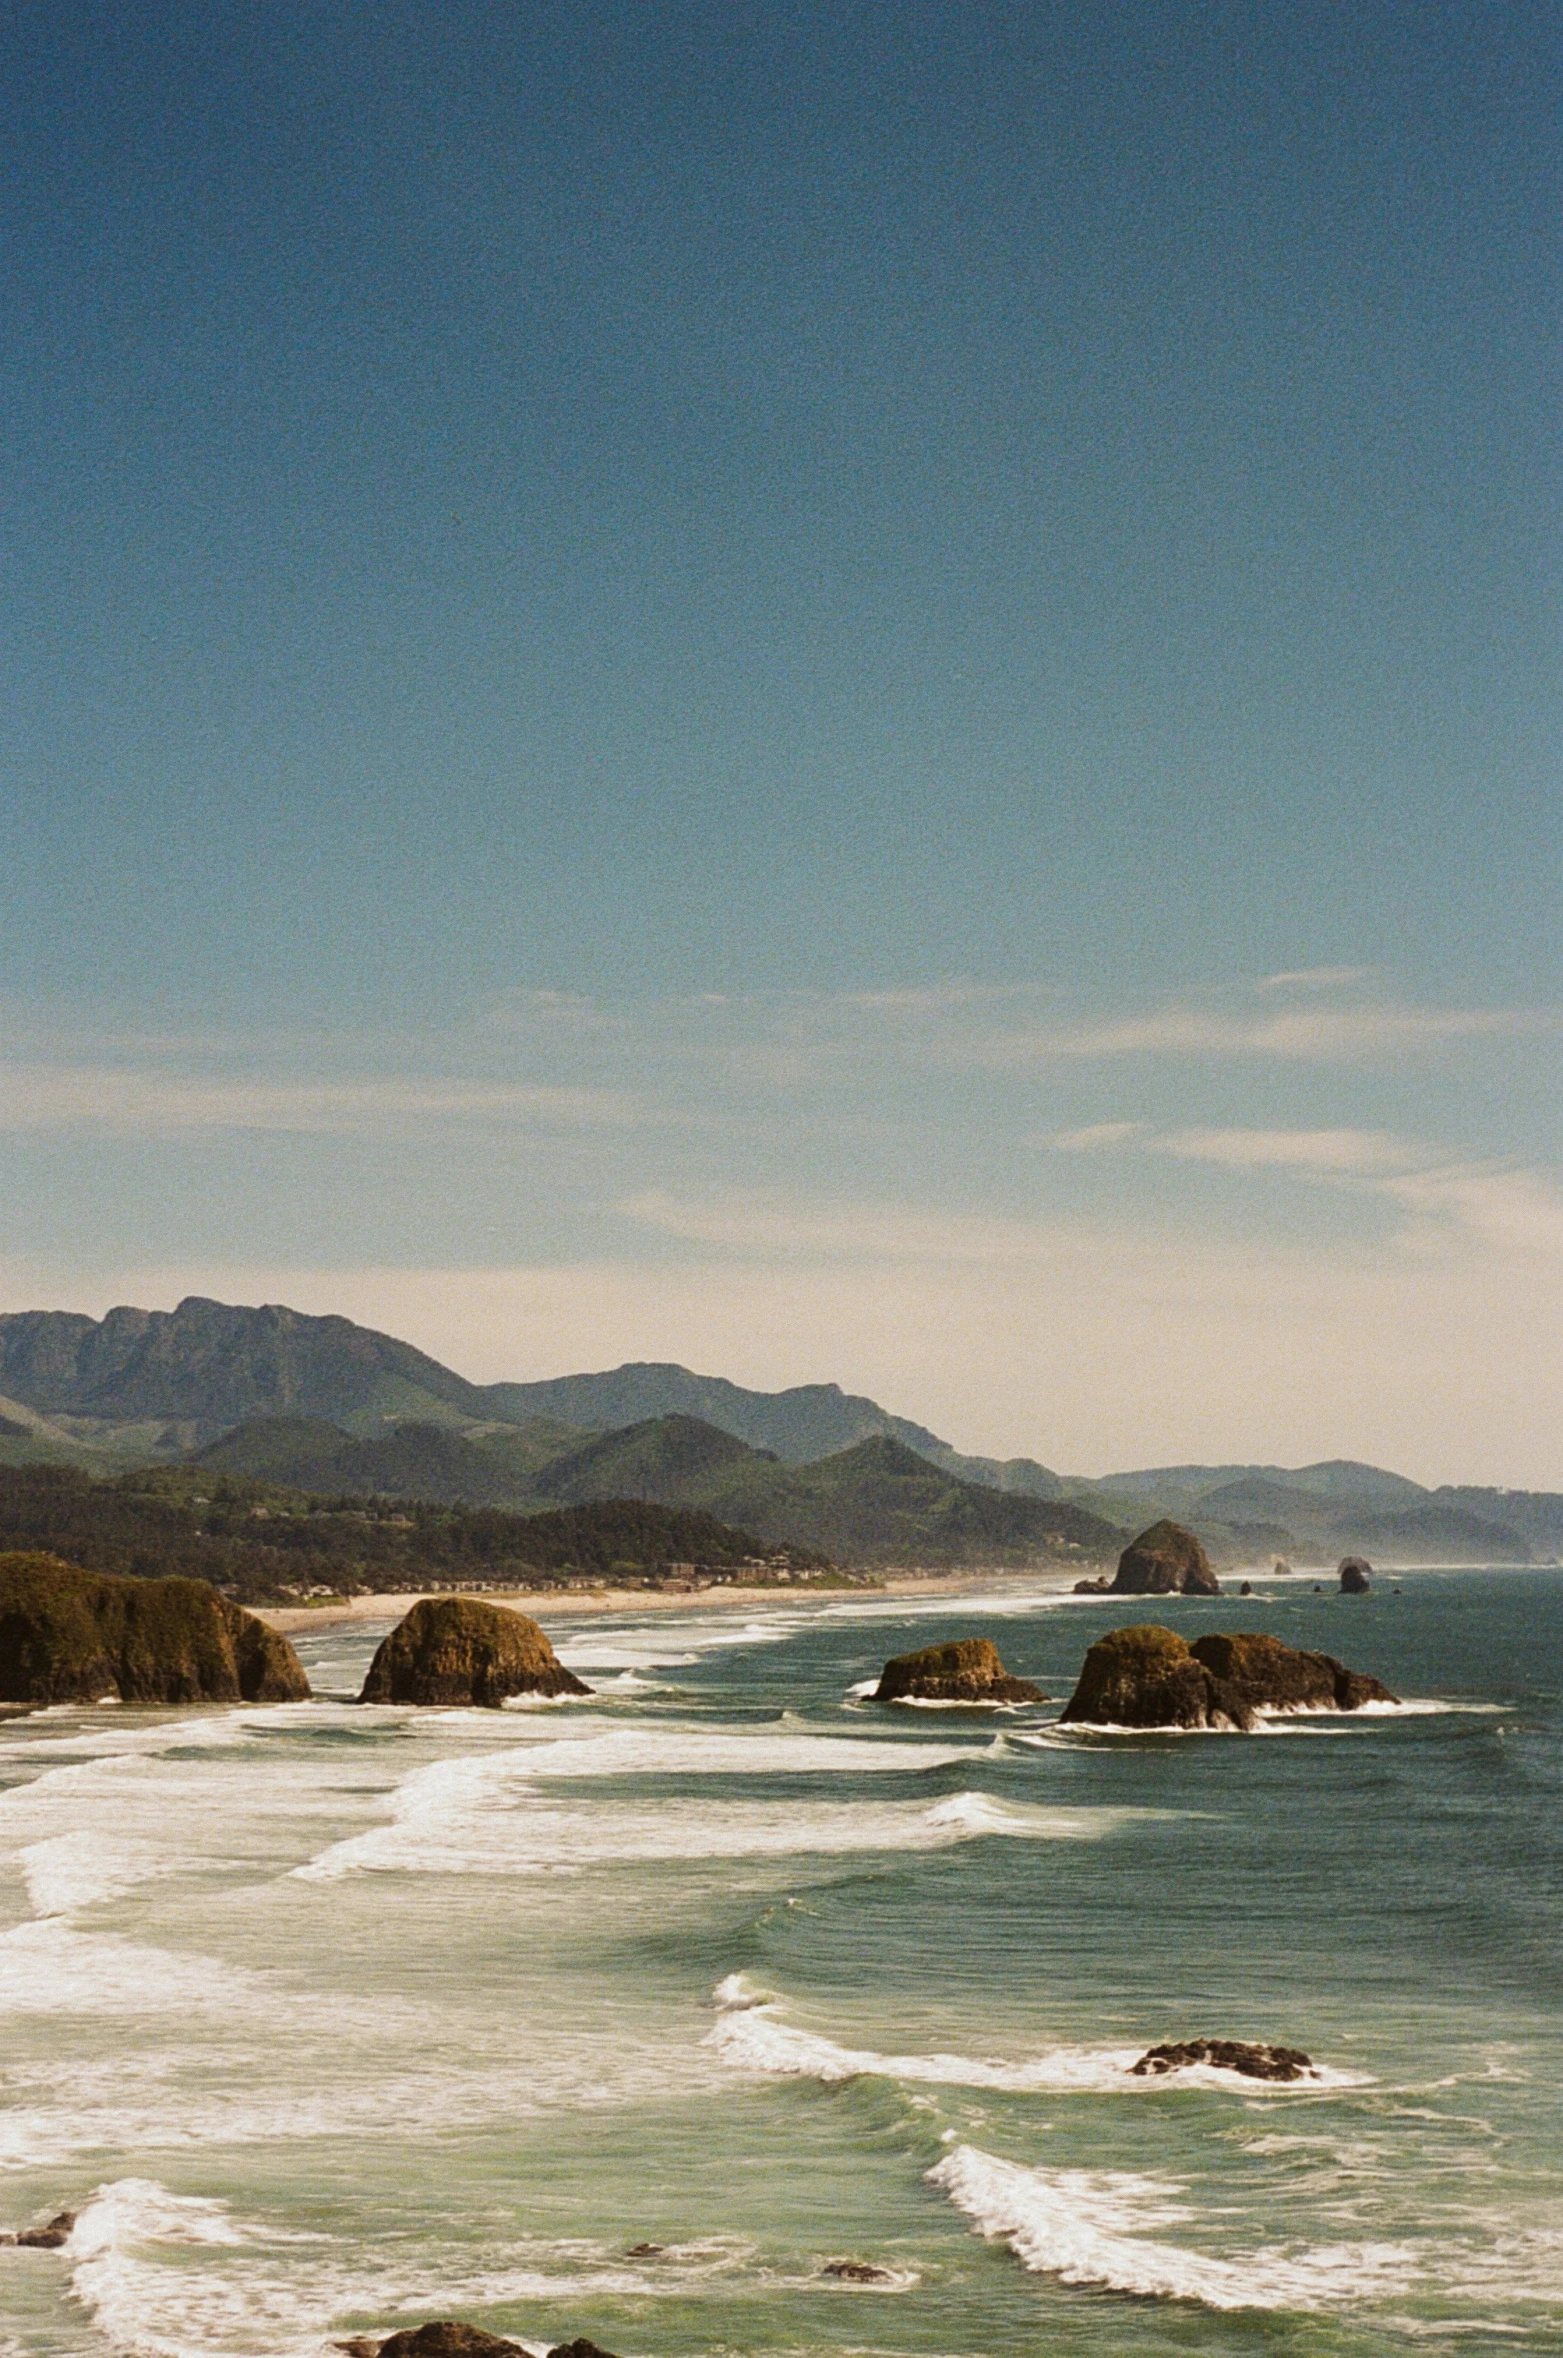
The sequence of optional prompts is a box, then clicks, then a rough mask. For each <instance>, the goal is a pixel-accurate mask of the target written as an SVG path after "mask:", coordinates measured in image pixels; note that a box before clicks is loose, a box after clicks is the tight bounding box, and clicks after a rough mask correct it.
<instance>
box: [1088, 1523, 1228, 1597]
mask: <svg viewBox="0 0 1563 2358" xmlns="http://www.w3.org/2000/svg"><path fill="white" fill-rule="evenodd" d="M1107 1593H1108V1594H1109V1595H1110V1596H1115V1597H1173V1596H1183V1597H1218V1596H1219V1595H1220V1594H1221V1583H1220V1581H1219V1580H1218V1579H1217V1578H1216V1576H1215V1574H1214V1572H1212V1570H1211V1569H1210V1558H1209V1557H1208V1556H1207V1555H1206V1553H1205V1551H1204V1548H1203V1547H1202V1546H1201V1545H1200V1543H1199V1541H1198V1540H1197V1539H1196V1538H1195V1536H1194V1534H1193V1532H1192V1531H1186V1530H1185V1529H1184V1527H1183V1525H1182V1524H1181V1523H1173V1522H1170V1521H1169V1520H1168V1519H1167V1518H1166V1517H1163V1519H1162V1520H1161V1522H1159V1523H1152V1525H1151V1526H1150V1529H1149V1530H1148V1531H1142V1532H1141V1533H1140V1536H1139V1538H1138V1539H1131V1540H1130V1542H1129V1544H1128V1546H1127V1547H1126V1548H1125V1549H1124V1551H1123V1554H1122V1555H1121V1556H1120V1557H1119V1558H1118V1570H1117V1572H1116V1573H1115V1574H1114V1576H1113V1583H1112V1587H1111V1588H1110V1589H1109V1591H1108V1592H1107Z"/></svg>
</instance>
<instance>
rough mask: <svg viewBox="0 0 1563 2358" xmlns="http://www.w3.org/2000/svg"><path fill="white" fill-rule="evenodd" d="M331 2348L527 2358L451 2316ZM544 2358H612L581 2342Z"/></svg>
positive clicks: (519, 2346) (522, 2350)
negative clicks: (386, 2336) (380, 2338)
mask: <svg viewBox="0 0 1563 2358" xmlns="http://www.w3.org/2000/svg"><path fill="white" fill-rule="evenodd" d="M332 2346H333V2348H335V2349H338V2350H340V2351H342V2352H343V2354H344V2358H528V2352H527V2350H526V2347H525V2345H524V2344H523V2343H521V2342H507V2341H506V2340H505V2339H504V2338H503V2336H502V2335H500V2334H497V2333H485V2332H484V2330H483V2328H482V2326H481V2325H463V2324H461V2323H460V2322H459V2321H458V2320H457V2319H456V2318H454V2317H441V2318H437V2319H436V2320H435V2322H434V2323H433V2324H432V2325H416V2326H409V2327H408V2328H407V2329H406V2330H405V2331H404V2332H402V2333H393V2334H392V2335H391V2337H390V2339H389V2340H388V2341H384V2342H377V2341H374V2340H371V2339H370V2338H369V2337H368V2336H367V2335H364V2334H359V2335H355V2337H354V2338H353V2339H352V2340H351V2341H347V2342H336V2343H334V2344H333V2345H332ZM548 2358H613V2353H612V2351H611V2350H600V2349H599V2348H598V2346H597V2344H596V2343H595V2342H588V2341H585V2340H581V2341H574V2342H559V2343H557V2344H556V2345H555V2347H554V2348H553V2349H551V2350H550V2351H549V2353H548Z"/></svg>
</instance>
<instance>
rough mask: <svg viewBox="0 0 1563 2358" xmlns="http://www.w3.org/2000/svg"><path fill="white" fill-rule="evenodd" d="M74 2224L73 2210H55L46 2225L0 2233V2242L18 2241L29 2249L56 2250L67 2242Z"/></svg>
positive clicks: (39, 2250) (36, 2250) (38, 2250)
mask: <svg viewBox="0 0 1563 2358" xmlns="http://www.w3.org/2000/svg"><path fill="white" fill-rule="evenodd" d="M75 2224H76V2213H75V2212H74V2211H56V2212H55V2214H54V2217H53V2218H52V2219H51V2220H50V2221H49V2223H48V2225H47V2226H46V2227H23V2228H21V2229H20V2230H19V2232H18V2233H17V2234H15V2235H0V2243H19V2244H22V2245H24V2246H25V2247H26V2249H27V2250H29V2251H35V2252H57V2251H58V2250H59V2249H60V2246H61V2245H62V2244H65V2243H69V2241H70V2236H71V2229H72V2228H73V2227H74V2226H75Z"/></svg>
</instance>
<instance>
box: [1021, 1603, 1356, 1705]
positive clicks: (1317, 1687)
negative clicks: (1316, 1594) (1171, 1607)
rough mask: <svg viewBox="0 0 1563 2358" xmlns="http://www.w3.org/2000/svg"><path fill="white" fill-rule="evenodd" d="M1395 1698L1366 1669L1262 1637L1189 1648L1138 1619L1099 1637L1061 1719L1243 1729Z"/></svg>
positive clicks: (1215, 1639)
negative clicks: (1259, 1721) (1272, 1717)
mask: <svg viewBox="0 0 1563 2358" xmlns="http://www.w3.org/2000/svg"><path fill="white" fill-rule="evenodd" d="M1396 1700H1397V1698H1396V1697H1395V1696H1394V1695H1392V1694H1391V1693H1390V1691H1389V1689H1388V1687H1386V1686H1385V1685H1384V1684H1383V1682H1382V1681H1381V1680H1379V1679H1376V1678H1373V1677H1371V1676H1370V1675H1369V1673H1368V1672H1366V1671H1362V1670H1348V1669H1347V1668H1346V1666H1345V1664H1344V1663H1343V1662H1337V1661H1336V1659H1335V1657H1334V1655H1333V1654H1310V1653H1304V1652H1302V1651H1300V1650H1299V1649H1298V1648H1296V1647H1293V1646H1283V1645H1282V1643H1281V1641H1280V1639H1279V1638H1273V1637H1271V1636H1270V1635H1269V1634H1268V1633H1267V1632H1265V1631H1260V1630H1244V1631H1239V1632H1238V1633H1236V1634H1234V1635H1232V1636H1221V1635H1218V1634H1217V1633H1215V1632H1214V1631H1212V1632H1211V1634H1210V1635H1209V1636H1206V1637H1201V1638H1196V1639H1195V1641H1194V1643H1193V1645H1192V1646H1190V1645H1189V1644H1188V1643H1187V1642H1186V1641H1185V1640H1184V1639H1183V1638H1181V1637H1179V1636H1178V1635H1177V1633H1176V1631H1175V1630H1171V1629H1161V1628H1158V1627H1157V1626H1156V1625H1155V1624H1154V1623H1152V1622H1144V1623H1137V1624H1136V1625H1134V1626H1133V1627H1131V1628H1128V1629H1114V1630H1110V1631H1109V1632H1108V1634H1107V1636H1106V1637H1104V1638H1098V1640H1097V1642H1096V1644H1095V1645H1094V1646H1093V1647H1092V1648H1091V1650H1090V1652H1089V1653H1088V1654H1087V1655H1086V1658H1085V1663H1084V1666H1083V1668H1082V1669H1081V1672H1080V1679H1079V1683H1078V1685H1077V1686H1076V1688H1075V1691H1074V1693H1073V1694H1072V1695H1071V1696H1070V1698H1069V1701H1068V1703H1067V1704H1066V1705H1065V1707H1064V1711H1063V1715H1062V1716H1063V1717H1064V1718H1065V1719H1068V1720H1076V1721H1084V1722H1087V1723H1089V1724H1091V1725H1094V1726H1097V1727H1124V1728H1210V1727H1231V1728H1242V1729H1245V1730H1246V1729H1250V1728H1252V1727H1253V1725H1254V1723H1255V1720H1256V1718H1257V1716H1258V1714H1259V1713H1260V1712H1262V1711H1359V1710H1360V1709H1361V1708H1362V1706H1363V1704H1364V1703H1393V1702H1395V1701H1396Z"/></svg>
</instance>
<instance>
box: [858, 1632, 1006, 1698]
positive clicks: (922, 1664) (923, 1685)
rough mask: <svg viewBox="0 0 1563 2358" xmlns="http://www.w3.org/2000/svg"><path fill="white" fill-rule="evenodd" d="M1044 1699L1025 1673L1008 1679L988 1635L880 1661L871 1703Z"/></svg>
mask: <svg viewBox="0 0 1563 2358" xmlns="http://www.w3.org/2000/svg"><path fill="white" fill-rule="evenodd" d="M912 1699H916V1700H919V1701H922V1702H926V1703H1045V1702H1046V1701H1047V1697H1046V1696H1045V1695H1044V1694H1043V1692H1042V1689H1041V1688H1040V1687H1037V1686H1033V1685H1032V1683H1031V1681H1030V1679H1029V1678H1011V1677H1010V1674H1009V1672H1008V1671H1007V1670H1006V1669H1005V1667H1004V1665H1003V1663H1002V1662H1001V1661H1000V1660H999V1651H998V1648H997V1646H995V1645H993V1644H991V1643H990V1641H989V1640H988V1639H987V1638H955V1639H953V1640H952V1641H951V1642H950V1644H949V1645H947V1646H924V1647H923V1648H922V1649H921V1651H920V1652H918V1653H916V1654H897V1655H896V1656H895V1658H894V1660H893V1661H890V1662H887V1663H886V1664H885V1667H884V1670H883V1671H882V1673H881V1674H880V1680H879V1684H878V1686H877V1687H876V1688H875V1689H874V1694H873V1701H874V1702H876V1703H902V1702H906V1701H909V1700H912Z"/></svg>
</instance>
